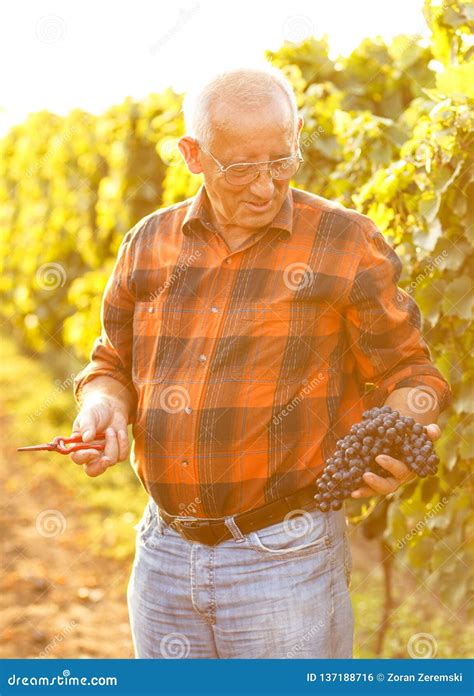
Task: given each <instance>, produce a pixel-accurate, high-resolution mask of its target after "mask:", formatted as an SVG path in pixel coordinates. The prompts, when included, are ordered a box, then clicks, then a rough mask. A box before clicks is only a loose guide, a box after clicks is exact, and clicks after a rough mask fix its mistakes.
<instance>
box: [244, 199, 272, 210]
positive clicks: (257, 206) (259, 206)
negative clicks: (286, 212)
mask: <svg viewBox="0 0 474 696" xmlns="http://www.w3.org/2000/svg"><path fill="white" fill-rule="evenodd" d="M245 205H246V206H247V208H249V209H250V210H253V212H254V213H266V212H267V210H270V208H271V207H272V205H273V199H272V198H270V200H268V201H265V202H264V203H252V202H250V201H245Z"/></svg>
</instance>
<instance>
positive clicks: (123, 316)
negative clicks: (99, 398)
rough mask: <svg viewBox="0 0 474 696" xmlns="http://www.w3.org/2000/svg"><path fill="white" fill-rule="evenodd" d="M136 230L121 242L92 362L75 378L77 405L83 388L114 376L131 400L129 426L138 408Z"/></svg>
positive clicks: (104, 303) (104, 300) (92, 352)
mask: <svg viewBox="0 0 474 696" xmlns="http://www.w3.org/2000/svg"><path fill="white" fill-rule="evenodd" d="M135 229H136V228H133V229H132V230H130V231H129V232H128V233H127V234H126V235H125V237H124V238H123V240H122V243H121V245H120V249H119V252H118V255H117V260H116V262H115V266H114V268H113V270H112V273H111V275H110V277H109V279H108V281H107V285H106V287H105V290H104V295H103V298H102V305H101V312H100V320H101V334H100V336H98V337H97V338H96V339H95V341H94V344H93V348H92V351H91V354H90V362H89V363H88V364H87V365H86V366H85V367H84V369H83V370H81V371H80V372H79V373H78V374H77V375H76V377H75V379H74V384H73V393H74V398H75V399H76V402H77V403H78V402H79V394H80V391H81V389H82V388H83V387H84V385H85V384H87V383H88V382H90V381H91V380H93V379H95V378H96V377H103V376H105V377H112V378H113V379H115V380H117V381H118V382H120V383H121V384H123V386H124V388H125V389H127V390H128V392H129V394H130V397H131V399H132V408H131V410H130V413H129V423H133V422H134V420H135V416H136V406H137V403H136V396H137V394H136V390H135V388H134V386H133V381H132V345H133V313H134V306H135V297H134V295H133V294H132V293H131V291H130V287H129V283H130V273H131V269H132V243H133V234H134V231H135Z"/></svg>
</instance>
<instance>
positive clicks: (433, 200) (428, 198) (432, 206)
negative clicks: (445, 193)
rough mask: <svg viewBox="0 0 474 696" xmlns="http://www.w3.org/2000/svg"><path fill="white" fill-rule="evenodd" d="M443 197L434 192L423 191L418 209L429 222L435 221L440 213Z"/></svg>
mask: <svg viewBox="0 0 474 696" xmlns="http://www.w3.org/2000/svg"><path fill="white" fill-rule="evenodd" d="M440 203H441V197H440V196H439V194H437V193H434V192H426V193H423V194H422V196H421V198H420V200H419V201H418V211H419V213H420V215H422V216H423V217H424V218H425V220H426V221H427V222H433V220H434V219H435V217H436V216H437V214H438V210H439V206H440Z"/></svg>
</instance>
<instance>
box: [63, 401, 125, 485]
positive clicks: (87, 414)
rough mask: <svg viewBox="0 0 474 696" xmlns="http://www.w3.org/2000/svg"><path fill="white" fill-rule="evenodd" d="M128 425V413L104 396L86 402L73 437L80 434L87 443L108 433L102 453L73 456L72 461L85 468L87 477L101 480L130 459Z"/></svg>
mask: <svg viewBox="0 0 474 696" xmlns="http://www.w3.org/2000/svg"><path fill="white" fill-rule="evenodd" d="M127 423H128V417H127V410H126V408H125V407H124V406H123V405H122V404H120V403H119V402H117V401H114V400H112V399H109V398H107V397H106V396H102V395H100V396H97V397H95V398H93V399H91V400H86V401H85V402H84V403H83V404H82V406H81V410H80V411H79V413H78V414H77V416H76V419H75V421H74V423H73V426H72V434H73V435H76V434H79V433H80V434H81V435H82V439H83V441H84V442H92V441H93V440H94V439H95V437H96V434H97V433H100V432H105V448H104V451H103V452H98V451H97V450H95V449H86V450H81V451H79V452H71V454H70V455H69V456H70V457H71V459H72V461H73V462H74V463H75V464H79V465H82V466H83V468H84V471H85V472H86V474H87V475H88V476H100V475H101V474H103V473H104V471H105V470H106V469H108V468H109V466H113V465H114V464H117V462H122V461H124V460H125V459H127V457H128V454H129V449H130V447H129V442H128V433H127Z"/></svg>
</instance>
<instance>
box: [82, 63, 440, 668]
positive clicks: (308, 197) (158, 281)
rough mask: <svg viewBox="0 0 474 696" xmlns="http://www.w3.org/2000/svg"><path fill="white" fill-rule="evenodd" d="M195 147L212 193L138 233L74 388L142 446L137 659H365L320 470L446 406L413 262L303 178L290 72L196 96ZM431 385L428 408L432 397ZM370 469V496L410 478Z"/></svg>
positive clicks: (88, 464) (88, 414)
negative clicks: (400, 423)
mask: <svg viewBox="0 0 474 696" xmlns="http://www.w3.org/2000/svg"><path fill="white" fill-rule="evenodd" d="M185 115H186V120H187V126H188V134H187V135H185V136H184V137H182V138H181V140H180V141H179V148H180V151H181V153H182V155H183V157H184V159H185V161H186V164H187V166H188V168H189V170H190V171H191V172H192V173H193V174H202V175H203V179H204V184H203V186H202V187H201V189H200V190H199V192H198V194H197V195H196V196H195V197H193V198H191V199H189V200H186V201H184V202H182V203H179V204H177V205H174V206H171V207H169V208H165V209H161V210H158V211H157V212H155V213H152V214H151V215H148V216H147V217H146V218H145V219H143V220H142V221H140V222H139V223H138V224H137V225H136V226H135V227H134V228H133V229H132V230H130V231H129V232H128V233H127V234H126V236H125V238H124V240H123V243H122V245H121V248H120V251H119V254H118V259H117V263H116V265H115V268H114V271H113V273H112V276H111V278H110V280H109V282H108V284H107V287H106V290H105V293H104V298H103V308H102V322H103V329H102V334H101V336H100V337H99V338H98V339H97V340H96V342H95V344H94V347H93V351H92V354H91V362H90V363H89V365H87V366H86V367H85V368H84V370H83V371H82V372H81V373H80V374H79V375H78V376H77V378H76V380H75V395H76V399H77V401H78V403H79V406H80V410H79V413H78V416H77V418H76V420H75V422H74V425H73V431H74V432H81V433H82V436H83V439H84V440H85V441H91V440H92V439H93V438H94V436H95V434H96V432H97V431H99V430H101V431H102V430H104V431H105V432H106V446H105V451H104V452H103V453H102V454H98V453H97V451H96V450H94V449H89V450H86V451H85V452H82V453H75V454H73V455H71V457H72V458H73V460H74V461H75V462H76V463H77V464H81V465H83V466H84V469H85V471H86V473H87V474H88V475H89V476H98V475H99V474H102V473H103V472H104V471H105V470H106V469H107V468H108V467H110V466H113V465H114V464H116V463H117V462H118V461H123V460H125V459H126V458H127V456H128V439H127V424H129V423H131V424H133V435H134V451H133V456H132V463H133V465H134V468H135V470H136V473H137V475H138V477H139V478H140V480H141V482H142V484H143V486H144V488H145V490H146V491H147V493H148V494H149V502H148V504H147V506H146V509H145V511H144V515H143V518H142V520H141V523H140V525H139V527H138V532H137V546H136V557H135V561H134V564H133V569H132V575H131V578H130V583H129V587H128V602H129V611H130V620H131V626H132V634H133V641H134V646H135V653H136V656H137V657H140V658H167V657H188V658H246V657H253V658H291V657H296V658H347V657H351V656H352V642H353V613H352V606H351V601H350V596H349V583H350V575H351V555H350V549H349V544H348V539H347V531H346V518H345V515H344V512H343V510H341V509H338V507H339V506H338V504H337V503H336V505H334V509H330V510H329V512H321V511H319V510H317V509H315V506H314V498H313V497H314V494H315V481H316V478H317V477H318V475H319V474H320V473H321V471H322V468H323V466H324V461H325V459H326V458H327V457H329V456H330V455H331V454H332V453H333V452H334V450H335V445H336V440H337V439H338V438H339V437H341V436H343V435H344V434H345V433H346V432H347V431H348V429H349V427H350V425H351V424H352V423H354V422H357V421H359V420H360V419H361V415H362V412H363V410H364V408H366V407H367V405H368V401H369V399H368V396H367V393H366V392H367V390H364V385H366V383H372V385H373V388H372V390H371V391H370V393H369V396H370V405H375V404H377V405H383V404H388V405H390V406H392V407H393V408H395V409H398V410H399V411H400V412H401V413H403V414H404V415H412V416H413V417H414V418H415V419H416V420H418V421H420V422H422V423H423V424H425V425H429V428H428V432H429V434H430V437H431V438H432V439H433V440H435V439H436V438H437V437H438V436H439V434H440V433H439V428H438V426H437V425H436V424H435V421H436V419H437V417H438V415H439V413H440V411H442V410H443V409H444V408H446V406H447V405H448V404H449V402H450V398H451V393H450V390H449V386H448V385H447V383H446V382H445V380H444V379H443V377H442V376H441V374H440V373H439V372H438V371H437V370H436V368H435V367H434V366H433V364H432V363H431V361H430V353H429V350H428V348H427V345H426V343H425V342H424V340H423V338H422V336H421V335H420V330H419V328H420V314H419V310H418V307H417V306H416V304H415V303H414V301H413V300H412V299H411V297H410V296H408V295H407V294H406V293H404V292H403V291H402V290H400V289H397V280H398V278H399V275H400V271H401V263H400V260H399V258H398V257H397V255H396V254H395V252H394V251H393V250H392V249H391V247H390V246H389V245H388V244H387V243H386V242H385V240H384V238H383V236H382V235H381V233H380V232H379V231H378V229H377V227H376V226H375V224H374V223H373V222H372V221H371V220H370V219H369V218H368V217H366V216H364V215H361V214H360V213H357V212H355V211H354V210H349V209H346V208H344V207H343V206H341V205H338V204H336V203H334V202H331V201H329V200H326V199H324V198H321V197H319V196H315V195H312V194H309V193H306V192H303V191H300V190H297V189H294V188H291V187H290V179H291V178H292V177H293V175H294V174H295V173H296V171H297V170H298V167H299V166H300V162H301V154H300V151H299V147H298V136H299V133H300V130H301V127H302V119H301V118H299V117H298V114H297V109H296V103H295V97H294V94H293V92H292V90H291V87H290V86H289V84H288V83H287V81H286V80H285V78H284V77H283V76H282V75H281V74H280V73H278V71H272V70H268V71H267V70H236V71H229V72H227V73H223V74H220V75H218V76H217V77H215V78H213V79H212V80H211V81H210V82H208V83H207V84H206V85H205V86H204V87H203V88H202V89H201V90H200V91H199V93H198V94H197V96H196V98H195V99H194V100H191V101H190V102H189V103H187V104H186V107H185ZM420 395H423V396H424V397H426V399H427V400H428V401H429V403H428V405H427V406H426V407H425V408H423V409H420V408H419V407H417V401H416V400H417V399H418V397H419V396H420ZM378 461H379V463H380V464H381V465H382V466H383V467H385V469H387V470H388V472H389V474H390V476H388V477H387V478H381V477H379V476H377V475H375V474H370V473H367V474H365V475H364V478H365V484H366V485H364V486H363V487H362V488H360V489H359V490H358V491H355V492H354V493H353V496H354V497H364V496H373V495H377V494H381V495H386V494H389V493H391V492H393V491H394V490H396V488H397V487H398V486H400V485H401V484H403V483H404V482H406V481H407V480H409V479H410V478H411V474H410V471H409V469H408V468H407V466H406V465H405V464H404V463H403V462H401V461H397V460H395V459H393V458H390V457H380V458H379V459H378Z"/></svg>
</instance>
